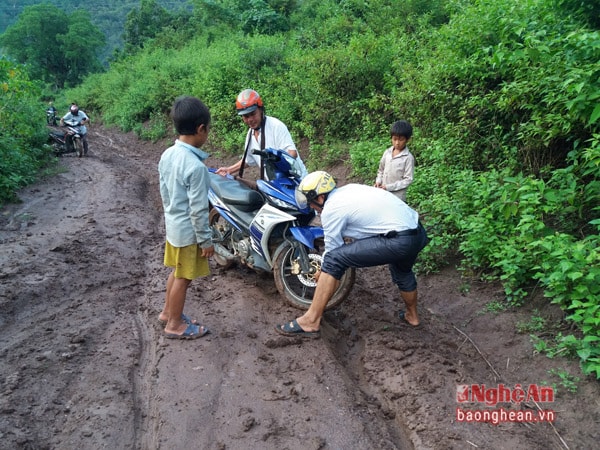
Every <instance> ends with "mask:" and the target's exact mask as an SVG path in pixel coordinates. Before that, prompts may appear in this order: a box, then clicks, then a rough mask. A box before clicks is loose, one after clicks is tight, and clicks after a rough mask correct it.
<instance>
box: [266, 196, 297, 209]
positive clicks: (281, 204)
mask: <svg viewBox="0 0 600 450" xmlns="http://www.w3.org/2000/svg"><path fill="white" fill-rule="evenodd" d="M269 203H272V204H274V205H275V206H277V207H279V208H282V209H293V208H294V205H290V204H289V203H287V202H284V201H283V200H280V199H278V198H275V197H273V196H271V195H269Z"/></svg>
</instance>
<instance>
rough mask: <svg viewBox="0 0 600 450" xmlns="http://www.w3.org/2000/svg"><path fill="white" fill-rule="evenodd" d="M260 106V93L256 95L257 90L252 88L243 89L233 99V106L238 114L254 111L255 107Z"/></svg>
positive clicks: (261, 102)
mask: <svg viewBox="0 0 600 450" xmlns="http://www.w3.org/2000/svg"><path fill="white" fill-rule="evenodd" d="M262 107H263V101H262V98H260V95H258V92H256V91H255V90H254V89H245V90H243V91H242V92H240V94H239V95H238V96H237V99H236V100H235V108H236V109H237V113H238V114H239V115H240V116H242V115H244V114H248V113H251V112H252V111H256V109H257V108H262Z"/></svg>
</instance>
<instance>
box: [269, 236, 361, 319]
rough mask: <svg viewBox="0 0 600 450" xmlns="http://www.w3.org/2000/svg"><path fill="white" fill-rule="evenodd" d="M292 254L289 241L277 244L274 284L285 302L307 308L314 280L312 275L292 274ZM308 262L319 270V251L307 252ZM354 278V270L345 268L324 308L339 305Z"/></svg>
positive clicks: (311, 296) (315, 284)
mask: <svg viewBox="0 0 600 450" xmlns="http://www.w3.org/2000/svg"><path fill="white" fill-rule="evenodd" d="M293 254H294V251H293V248H292V246H291V244H290V243H289V242H284V243H283V244H281V245H280V246H279V248H278V249H277V250H276V252H275V257H274V258H273V276H274V277H275V286H276V287H277V290H278V291H279V293H280V294H281V295H283V297H284V298H285V300H286V302H287V303H288V304H290V305H291V306H293V307H295V308H298V309H304V310H306V309H308V308H309V307H310V305H311V303H312V299H313V296H314V294H315V289H316V286H317V283H316V280H315V279H314V277H313V276H312V275H308V274H302V273H300V274H294V273H292V267H293V266H294V265H295V262H294V261H293V260H292V256H293ZM309 258H310V263H311V265H312V266H314V268H315V269H316V270H321V262H322V260H323V257H322V256H321V254H320V253H309ZM355 279H356V271H355V269H353V268H350V269H348V270H346V273H345V274H344V276H343V277H342V279H341V280H340V285H339V287H338V289H337V290H336V291H335V293H334V294H333V296H332V297H331V299H330V300H329V302H328V303H327V306H326V307H325V309H326V310H329V309H332V308H335V307H336V306H339V305H340V304H341V303H342V302H343V301H344V300H346V298H347V297H348V295H349V294H350V291H351V290H352V287H353V286H354V280H355Z"/></svg>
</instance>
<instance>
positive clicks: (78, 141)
mask: <svg viewBox="0 0 600 450" xmlns="http://www.w3.org/2000/svg"><path fill="white" fill-rule="evenodd" d="M73 145H74V146H75V153H76V154H77V156H78V157H79V158H81V157H82V156H83V142H82V141H81V139H75V140H73Z"/></svg>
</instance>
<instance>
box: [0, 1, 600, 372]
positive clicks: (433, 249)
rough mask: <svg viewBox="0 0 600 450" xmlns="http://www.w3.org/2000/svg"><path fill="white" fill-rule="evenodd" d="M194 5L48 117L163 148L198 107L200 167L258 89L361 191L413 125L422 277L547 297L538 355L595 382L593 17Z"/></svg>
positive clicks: (513, 9) (139, 30) (570, 10)
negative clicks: (195, 102)
mask: <svg viewBox="0 0 600 450" xmlns="http://www.w3.org/2000/svg"><path fill="white" fill-rule="evenodd" d="M142 3H146V4H148V3H151V2H149V1H145V2H142ZM192 4H193V10H192V11H191V13H190V14H189V15H187V16H182V15H179V16H178V15H176V14H171V13H168V14H167V15H166V16H165V15H163V16H162V17H161V18H160V19H159V20H154V22H153V21H151V20H150V21H149V20H147V19H148V17H146V16H143V15H138V16H135V17H132V20H131V21H130V23H129V27H130V28H129V29H130V30H131V31H132V33H130V34H129V35H128V36H129V39H128V42H126V46H125V51H124V53H123V54H121V55H120V57H119V58H118V59H117V60H115V61H114V62H112V63H111V67H110V70H108V71H107V72H106V73H98V74H95V75H91V76H89V77H87V78H86V80H85V82H84V83H83V84H81V85H79V86H77V87H75V88H73V89H69V90H67V91H60V92H56V99H57V102H58V103H59V104H60V105H61V107H62V106H65V105H67V104H68V103H69V102H70V101H77V102H78V103H80V104H81V105H83V106H84V108H85V109H86V111H89V112H90V113H92V115H93V116H95V117H100V116H101V117H102V119H103V120H104V122H105V123H106V124H108V125H112V126H117V127H119V128H121V129H122V130H125V131H130V130H134V131H136V132H137V133H138V134H139V135H140V136H143V137H145V138H148V139H156V138H160V137H164V136H166V135H170V134H171V132H172V129H171V125H170V123H169V120H168V114H167V113H168V111H169V108H170V106H171V104H172V102H173V100H174V98H175V97H176V96H178V95H181V94H189V95H195V96H198V97H199V98H201V99H202V100H204V101H205V102H206V103H207V104H208V105H209V107H210V108H211V112H212V115H213V126H212V131H211V139H210V145H211V146H212V148H211V149H210V150H211V151H213V152H231V153H235V154H237V153H240V151H241V150H240V149H241V147H242V145H243V135H244V133H243V124H242V123H241V122H240V120H239V118H238V117H237V115H236V114H235V111H234V100H235V97H236V95H237V93H238V92H239V91H241V90H242V89H244V88H248V87H252V88H254V89H256V90H258V91H259V92H260V93H261V94H262V96H263V98H264V100H265V103H266V108H267V111H268V113H270V114H272V115H274V116H276V117H279V118H280V119H282V120H283V121H284V122H285V123H286V124H288V126H289V128H290V129H291V131H292V134H293V136H294V138H295V139H296V141H297V142H299V143H302V146H301V147H302V151H303V152H306V155H305V160H306V161H307V165H308V166H309V169H313V170H314V169H319V168H323V167H326V166H327V164H329V163H331V162H337V161H339V160H342V161H345V163H346V164H348V165H350V166H351V167H352V170H353V175H354V177H355V178H356V179H357V180H359V181H363V182H365V183H369V184H371V183H373V181H374V177H375V173H376V170H377V164H378V161H379V158H380V156H381V154H382V152H383V150H384V149H385V148H386V147H387V146H389V142H390V138H389V126H390V124H391V123H392V122H393V121H395V120H398V119H406V120H409V121H410V122H411V123H412V124H413V126H414V128H415V135H414V137H413V139H412V140H411V141H410V143H409V146H410V148H411V151H412V152H413V153H414V154H415V156H416V159H417V171H416V177H415V182H414V183H413V185H411V186H410V188H409V191H408V203H410V204H411V205H412V206H414V207H415V208H417V209H418V210H419V212H420V213H421V216H422V217H423V220H424V221H425V222H426V225H427V228H428V230H429V233H430V235H431V238H432V239H431V243H430V245H429V246H428V247H427V248H426V250H425V251H424V253H423V258H422V260H421V263H420V264H421V267H420V270H422V271H433V270H437V268H439V267H440V266H442V265H444V264H447V263H448V262H449V261H456V260H458V261H459V267H460V269H461V271H463V273H464V274H465V275H468V276H469V277H476V278H478V279H483V280H496V281H499V282H501V283H502V284H503V286H504V291H505V296H506V302H505V304H504V305H503V306H504V307H507V308H508V307H517V306H519V305H523V304H525V303H526V302H528V301H530V300H531V299H532V298H533V297H539V296H541V295H543V296H545V297H547V299H548V300H547V301H548V302H553V303H556V304H558V305H560V307H561V308H562V309H563V311H564V313H565V320H564V321H561V322H560V323H555V324H547V325H548V326H547V327H546V328H548V329H551V330H552V338H551V339H547V338H544V339H542V338H539V340H538V341H536V342H537V343H536V345H537V348H538V350H539V351H543V352H546V353H548V354H550V355H552V354H555V353H556V352H560V353H561V354H570V355H573V356H575V357H578V358H579V359H580V360H581V363H582V368H583V370H584V371H585V372H586V373H590V374H592V373H593V374H595V376H597V377H599V378H600V347H599V345H598V342H599V341H600V250H599V247H600V246H599V243H600V236H599V234H600V233H599V229H600V217H599V211H600V206H599V205H600V179H599V178H600V33H599V31H598V28H599V27H600V23H599V21H598V17H600V14H599V13H600V6H598V3H597V2H596V1H594V0H584V1H571V0H528V1H523V2H514V1H513V0H481V1H470V0H458V1H445V0H430V1H417V0H414V1H396V0H373V1H370V2H363V1H360V0H349V1H338V0H304V1H300V0H298V1H296V2H294V1H292V0H289V1H286V0H268V1H266V2H263V1H258V0H257V1H251V2H246V1H241V0H215V1H208V0H195V1H193V3H192ZM149 23H150V24H154V26H153V27H148V26H147V25H148V24H149ZM160 24H164V26H162V27H161V26H160ZM127 44H129V45H127ZM10 70H11V69H10V68H7V71H6V74H5V78H6V79H7V80H8V81H7V83H8V84H5V85H6V86H7V88H6V89H5V91H8V92H13V91H12V89H13V85H12V84H11V83H14V82H15V80H14V78H11V75H10V73H11V72H10ZM19 73H20V74H21V73H22V72H19ZM19 76H23V77H24V78H26V76H27V75H26V74H25V73H23V74H22V75H19ZM2 80H3V78H0V81H2ZM27 82H28V80H27ZM0 111H2V110H1V109H0ZM1 118H2V117H0V119H1ZM3 122H4V121H3Z"/></svg>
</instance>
